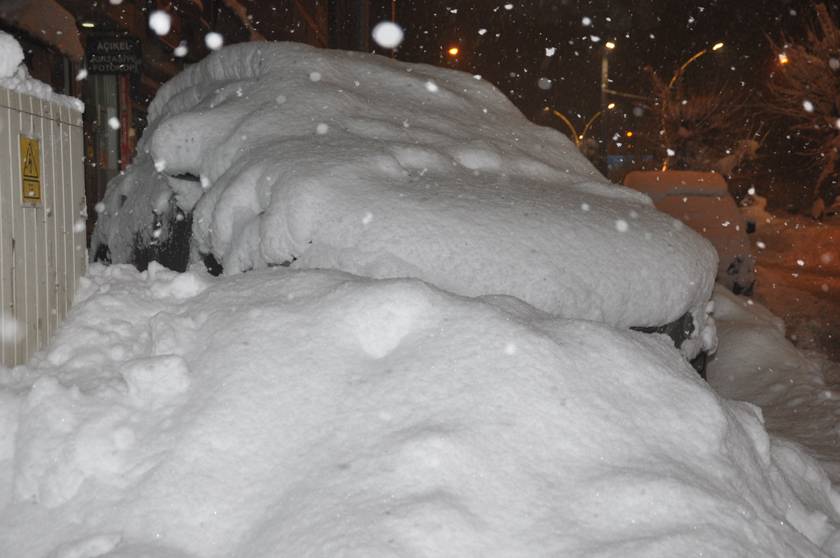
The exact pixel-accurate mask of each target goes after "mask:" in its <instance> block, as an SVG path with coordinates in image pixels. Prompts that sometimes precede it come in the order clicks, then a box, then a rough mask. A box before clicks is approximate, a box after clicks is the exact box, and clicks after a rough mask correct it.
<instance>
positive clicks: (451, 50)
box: [446, 45, 461, 56]
mask: <svg viewBox="0 0 840 558" xmlns="http://www.w3.org/2000/svg"><path fill="white" fill-rule="evenodd" d="M446 52H447V53H448V54H449V56H458V53H459V52H461V49H460V48H458V46H457V45H455V46H451V47H449V50H447V51H446Z"/></svg>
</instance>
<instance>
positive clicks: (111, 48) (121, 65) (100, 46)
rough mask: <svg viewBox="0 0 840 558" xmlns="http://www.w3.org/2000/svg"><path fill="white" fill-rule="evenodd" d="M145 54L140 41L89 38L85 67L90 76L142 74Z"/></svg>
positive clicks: (123, 38)
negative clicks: (141, 69) (141, 68)
mask: <svg viewBox="0 0 840 558" xmlns="http://www.w3.org/2000/svg"><path fill="white" fill-rule="evenodd" d="M142 64H143V52H142V50H141V48H140V41H139V40H138V39H136V38H134V37H126V36H113V35H111V36H108V35H105V36H96V35H92V36H89V37H88V39H87V47H86V48H85V67H86V68H87V71H88V73H89V74H129V73H140V67H141V66H142Z"/></svg>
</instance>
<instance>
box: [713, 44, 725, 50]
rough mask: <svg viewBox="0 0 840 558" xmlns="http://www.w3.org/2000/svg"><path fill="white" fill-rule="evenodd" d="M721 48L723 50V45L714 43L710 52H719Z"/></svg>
mask: <svg viewBox="0 0 840 558" xmlns="http://www.w3.org/2000/svg"><path fill="white" fill-rule="evenodd" d="M722 48H723V43H715V45H714V46H713V47H712V50H720V49H722Z"/></svg>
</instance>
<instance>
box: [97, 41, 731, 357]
mask: <svg viewBox="0 0 840 558" xmlns="http://www.w3.org/2000/svg"><path fill="white" fill-rule="evenodd" d="M179 228H180V230H181V232H186V233H188V234H185V235H182V238H180V239H178V240H175V241H173V238H177V236H178V235H174V234H173V231H177V230H178V229H179ZM183 238H186V239H187V240H184V239H183ZM186 243H189V246H190V250H189V251H190V252H191V254H192V256H191V257H192V262H194V263H195V262H199V261H202V260H203V261H207V262H211V267H212V266H216V265H218V266H220V267H223V269H224V272H225V273H226V274H234V273H238V272H242V271H247V270H253V269H260V268H265V267H271V266H278V265H287V266H290V267H292V268H294V269H306V268H328V269H338V270H342V271H346V272H350V273H353V274H357V275H362V276H367V277H374V278H390V277H414V278H419V279H422V280H424V281H427V282H429V283H431V284H433V285H436V286H438V287H440V288H443V289H446V290H447V291H450V292H453V293H456V294H459V295H466V296H480V295H508V296H514V297H517V298H519V299H521V300H523V301H525V302H527V303H529V304H531V305H533V306H535V307H536V308H538V309H540V310H542V311H545V312H547V313H549V314H552V315H555V316H560V317H567V318H580V319H587V320H595V321H600V322H605V323H608V324H610V325H613V326H620V327H637V328H650V329H653V330H656V329H658V328H662V327H664V326H666V325H667V324H681V325H676V326H672V327H671V329H672V330H674V331H677V330H679V331H677V333H678V337H679V338H680V339H679V341H678V343H679V344H680V345H681V348H682V350H683V352H684V353H685V355H686V356H687V357H689V358H693V357H695V356H696V355H697V354H698V353H700V352H701V351H703V350H704V349H705V350H708V349H711V348H712V346H713V344H714V333H713V326H711V325H710V320H709V318H708V316H707V308H706V305H707V302H708V300H709V298H710V295H711V291H712V287H713V284H714V275H715V271H714V270H715V267H716V254H715V252H714V249H713V248H712V247H711V246H710V245H709V243H708V242H707V241H706V240H704V239H703V238H701V237H700V236H699V235H697V234H696V233H694V232H693V231H691V230H690V229H688V228H686V227H683V226H682V224H681V223H680V222H679V221H676V220H674V219H673V218H671V217H670V216H668V215H665V214H663V213H660V212H659V211H657V210H656V209H655V208H654V207H653V205H652V204H651V202H650V200H649V199H648V198H647V197H646V196H644V195H642V194H639V193H637V192H633V191H631V190H629V189H626V188H623V187H620V186H616V185H613V184H610V183H608V182H607V181H605V179H604V178H603V177H602V176H601V175H600V174H599V173H598V172H597V171H596V170H595V168H594V167H592V165H590V163H589V162H588V161H587V160H586V159H585V158H584V157H583V156H581V155H580V153H579V152H578V151H577V149H576V148H575V146H574V145H572V144H571V142H569V141H568V140H567V139H566V138H565V137H564V136H563V135H562V134H560V133H559V132H557V131H555V130H552V129H549V128H545V127H540V126H536V125H534V124H532V123H530V122H529V121H528V120H526V119H525V118H524V117H523V116H522V114H521V113H520V112H519V111H518V110H517V109H516V108H515V107H514V106H513V104H512V103H511V102H510V101H509V100H508V99H507V98H506V97H505V96H504V95H502V94H501V93H500V92H499V91H498V90H496V89H495V88H494V87H493V86H492V85H490V84H489V83H487V82H485V81H483V80H481V79H477V78H476V77H474V76H472V75H468V74H465V73H461V72H454V71H449V70H443V69H440V68H434V67H431V66H425V65H413V64H406V63H400V62H397V61H394V60H390V59H387V58H384V57H377V56H370V55H367V54H363V53H352V52H340V51H323V50H317V49H313V48H311V47H307V46H304V45H299V44H261V45H243V46H233V47H231V48H228V49H224V50H223V51H221V52H219V53H217V54H215V55H213V56H211V57H210V58H208V59H207V60H205V61H203V62H201V63H200V64H197V65H195V66H193V67H191V68H189V69H187V70H185V71H184V72H183V73H181V74H180V75H178V76H176V77H175V78H174V79H173V80H171V81H170V82H169V83H167V84H166V85H165V86H164V87H163V88H162V89H161V90H160V92H159V93H158V95H157V97H156V98H155V100H154V101H153V102H152V104H151V106H150V110H149V127H148V128H147V130H146V131H145V133H144V135H143V138H142V140H141V142H140V144H139V147H138V155H137V158H136V160H135V162H134V164H133V165H132V166H131V167H130V168H129V169H128V170H127V172H126V173H125V174H124V175H123V176H120V177H118V178H117V179H115V180H114V181H112V183H111V184H110V185H109V188H108V192H107V194H106V198H105V201H104V209H103V211H102V212H101V213H100V215H99V217H98V222H97V225H96V230H95V233H94V237H93V242H92V244H93V245H92V250H91V252H92V253H93V254H97V255H98V256H99V257H100V258H108V259H110V261H112V262H135V263H137V262H138V260H143V259H148V258H149V257H155V256H160V253H161V252H163V253H165V252H166V251H167V250H169V249H170V248H173V247H174V248H176V249H180V250H182V253H186V252H187V251H186V250H184V249H183V247H184V245H185V244H186ZM150 254H151V256H150ZM140 263H143V262H140ZM164 263H167V264H169V262H167V261H165V260H164ZM141 267H142V266H141ZM170 267H175V268H177V266H172V265H170Z"/></svg>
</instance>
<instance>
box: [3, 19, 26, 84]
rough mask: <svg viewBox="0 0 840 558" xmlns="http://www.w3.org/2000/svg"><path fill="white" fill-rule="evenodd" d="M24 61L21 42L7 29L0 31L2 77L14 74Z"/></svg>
mask: <svg viewBox="0 0 840 558" xmlns="http://www.w3.org/2000/svg"><path fill="white" fill-rule="evenodd" d="M22 63H23V50H22V49H21V48H20V43H18V42H17V40H16V39H15V38H14V37H12V36H11V35H9V34H8V33H6V32H5V31H0V79H2V78H8V77H11V76H12V75H14V73H15V72H16V71H17V68H18V66H20V65H21V64H22Z"/></svg>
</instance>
